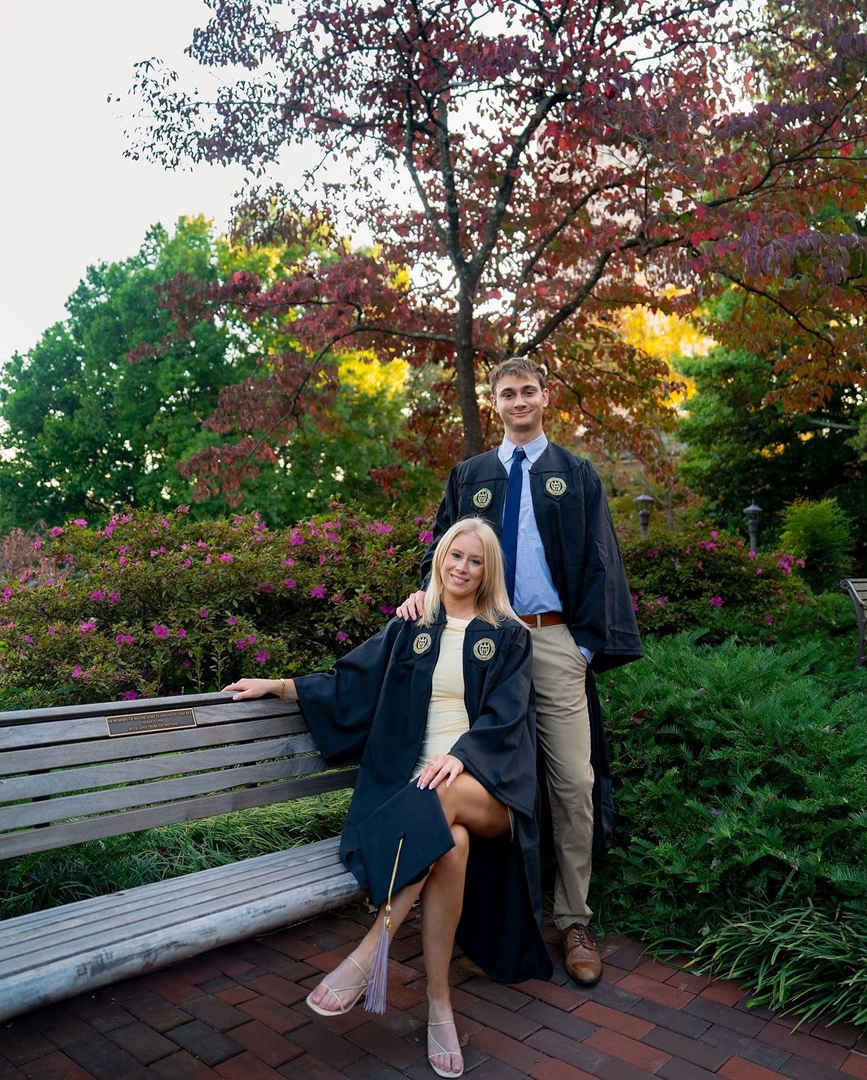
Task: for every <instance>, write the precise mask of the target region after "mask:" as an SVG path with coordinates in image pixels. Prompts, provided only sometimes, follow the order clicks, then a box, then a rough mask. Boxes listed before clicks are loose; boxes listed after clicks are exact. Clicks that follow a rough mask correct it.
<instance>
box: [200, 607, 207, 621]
mask: <svg viewBox="0 0 867 1080" xmlns="http://www.w3.org/2000/svg"><path fill="white" fill-rule="evenodd" d="M207 617H208V613H207V611H206V610H205V609H204V608H202V610H201V611H200V612H199V618H200V619H207Z"/></svg>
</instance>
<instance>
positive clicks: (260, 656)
mask: <svg viewBox="0 0 867 1080" xmlns="http://www.w3.org/2000/svg"><path fill="white" fill-rule="evenodd" d="M256 660H257V662H258V663H260V664H264V663H267V660H268V650H267V649H263V650H262V651H261V652H257V653H256Z"/></svg>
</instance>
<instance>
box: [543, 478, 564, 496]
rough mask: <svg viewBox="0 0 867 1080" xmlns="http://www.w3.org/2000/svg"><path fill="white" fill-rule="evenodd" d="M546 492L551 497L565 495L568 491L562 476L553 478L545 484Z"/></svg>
mask: <svg viewBox="0 0 867 1080" xmlns="http://www.w3.org/2000/svg"><path fill="white" fill-rule="evenodd" d="M545 490H546V491H547V492H548V494H549V495H557V496H560V495H563V494H564V493H565V491H566V481H565V480H564V479H563V477H562V476H552V477H551V478H550V479H549V480H548V481H547V483H546V484H545Z"/></svg>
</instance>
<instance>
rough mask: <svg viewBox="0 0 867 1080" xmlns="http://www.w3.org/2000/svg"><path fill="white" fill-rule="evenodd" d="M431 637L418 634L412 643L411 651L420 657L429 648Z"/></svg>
mask: <svg viewBox="0 0 867 1080" xmlns="http://www.w3.org/2000/svg"><path fill="white" fill-rule="evenodd" d="M430 643H431V636H430V634H419V635H418V637H417V638H416V639H415V641H414V642H413V643H412V651H413V652H414V653H415V654H416V656H421V654H422V653H425V652H427V651H428V649H429V648H430Z"/></svg>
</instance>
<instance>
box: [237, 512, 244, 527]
mask: <svg viewBox="0 0 867 1080" xmlns="http://www.w3.org/2000/svg"><path fill="white" fill-rule="evenodd" d="M235 524H236V525H243V524H244V517H243V515H242V514H238V516H237V517H236V518H235Z"/></svg>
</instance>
